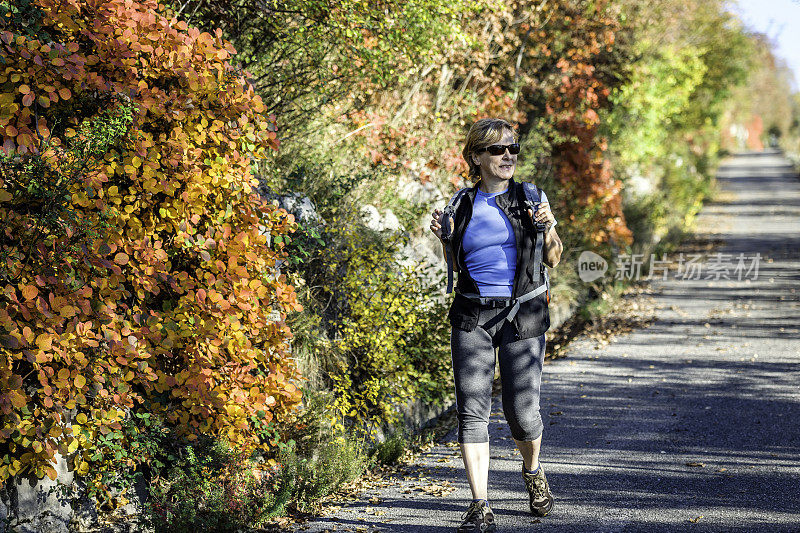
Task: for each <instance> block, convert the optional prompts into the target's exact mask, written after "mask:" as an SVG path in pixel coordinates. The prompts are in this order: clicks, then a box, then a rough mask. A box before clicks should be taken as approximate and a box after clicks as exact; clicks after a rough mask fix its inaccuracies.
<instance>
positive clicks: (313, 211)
mask: <svg viewBox="0 0 800 533" xmlns="http://www.w3.org/2000/svg"><path fill="white" fill-rule="evenodd" d="M277 200H278V206H279V207H282V208H284V209H286V211H288V212H289V213H291V214H293V215H294V218H295V220H297V221H298V222H300V223H302V224H317V225H324V223H325V222H324V221H323V220H322V217H320V216H319V213H317V208H316V206H315V205H314V202H312V201H311V198H309V197H308V196H303V195H301V194H298V193H289V194H284V195H279V196H278V197H277Z"/></svg>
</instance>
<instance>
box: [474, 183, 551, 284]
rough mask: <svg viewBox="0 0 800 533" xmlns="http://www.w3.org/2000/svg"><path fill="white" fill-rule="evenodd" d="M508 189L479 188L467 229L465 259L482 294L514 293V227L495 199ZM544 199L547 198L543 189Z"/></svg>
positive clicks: (515, 247)
mask: <svg viewBox="0 0 800 533" xmlns="http://www.w3.org/2000/svg"><path fill="white" fill-rule="evenodd" d="M507 190H508V189H506V191H507ZM506 191H501V192H496V193H491V194H487V193H485V192H483V191H481V190H480V189H478V190H477V191H476V193H475V202H474V203H473V206H472V218H471V219H470V221H469V224H467V229H466V230H465V231H464V240H463V242H462V246H463V247H464V260H465V261H466V265H467V269H468V270H469V274H470V276H471V277H472V279H473V280H475V284H476V285H477V286H478V290H479V291H480V294H481V296H511V290H512V288H513V284H514V274H515V272H516V269H517V243H516V241H515V239H514V228H512V227H511V222H509V220H508V217H506V214H505V213H504V212H503V210H502V209H500V208H499V207H498V206H497V201H496V200H495V197H496V196H498V195H501V194H503V193H505V192H506ZM542 201H543V202H546V201H547V196H546V195H545V194H544V191H542Z"/></svg>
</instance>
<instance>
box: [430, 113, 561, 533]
mask: <svg viewBox="0 0 800 533" xmlns="http://www.w3.org/2000/svg"><path fill="white" fill-rule="evenodd" d="M519 151H520V147H519V144H518V142H517V135H516V132H515V130H514V128H513V126H512V125H511V124H510V123H509V122H507V121H505V120H502V119H498V118H484V119H481V120H478V121H477V122H475V123H474V124H473V125H472V127H471V128H470V130H469V133H468V134H467V138H466V142H465V145H464V149H463V151H462V155H463V157H464V159H466V161H467V164H468V165H469V175H470V178H472V179H473V180H474V179H478V178H479V180H478V181H477V183H475V185H474V186H473V187H468V188H465V189H462V190H461V191H459V192H458V193H457V194H456V196H454V197H453V199H452V200H451V201H450V203H449V204H448V207H447V208H445V210H444V211H442V210H439V209H436V210H434V211H433V213H432V217H433V218H432V220H431V226H430V228H431V231H433V232H434V233H435V234H436V236H437V237H438V238H439V239H440V240H441V241H442V245H443V248H444V250H445V257H446V259H447V261H448V267H449V268H448V289H447V292H450V291H451V290H452V271H453V270H455V271H457V272H458V282H457V284H456V291H455V296H454V299H453V303H452V305H451V307H450V312H449V314H448V318H449V321H450V325H451V335H450V349H451V356H452V362H453V374H454V381H455V392H456V408H457V412H458V442H459V445H460V448H461V456H462V459H463V460H464V468H465V469H466V473H467V478H468V480H469V486H470V489H471V490H472V497H473V500H472V502H471V503H470V505H469V507H468V508H467V511H466V512H465V513H464V515H463V516H462V520H463V523H462V524H461V525H460V527H459V528H458V530H457V531H458V532H460V533H464V532H468V531H495V529H496V526H495V523H494V513H493V512H492V510H491V507H490V506H489V502H488V499H487V482H488V477H489V431H488V424H489V414H490V410H491V404H492V381H493V379H494V372H495V370H494V369H495V356H497V359H498V360H499V364H500V377H501V381H502V389H503V393H502V394H503V396H502V398H503V413H504V415H505V418H506V421H507V422H508V424H509V427H510V429H511V435H512V436H513V437H514V441H515V442H516V444H517V448H519V451H520V452H521V454H522V459H523V461H522V465H521V468H522V477H523V480H524V482H525V486H526V488H527V490H528V493H529V498H530V511H531V513H532V514H533V515H534V516H545V515H547V513H549V512H550V510H551V509H552V507H553V496H552V494H551V493H550V487H549V485H548V482H547V478H546V477H545V474H544V470H543V469H542V466H541V465H540V464H539V447H540V445H541V441H542V430H543V424H542V417H541V415H540V413H539V386H540V383H541V377H542V363H543V360H544V353H545V337H544V334H545V331H547V329H548V328H549V327H550V317H549V313H548V307H547V306H548V302H549V298H550V291H549V278H548V274H547V269H546V268H545V266H543V265H546V266H548V267H550V268H553V267H555V266H556V265H557V264H558V262H559V261H560V259H561V251H562V249H563V246H562V244H561V240H560V239H559V237H558V234H557V233H556V230H555V225H556V220H555V217H554V216H553V213H552V212H551V210H550V204H549V202H548V201H547V196H546V195H545V194H544V192H542V191H541V190H540V189H539V188H538V187H536V186H535V185H533V184H530V183H522V182H517V181H515V180H514V179H513V175H514V170H515V167H516V162H517V155H518V154H519ZM445 215H448V216H445ZM496 350H497V352H496Z"/></svg>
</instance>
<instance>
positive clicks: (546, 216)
mask: <svg viewBox="0 0 800 533" xmlns="http://www.w3.org/2000/svg"><path fill="white" fill-rule="evenodd" d="M528 215H530V217H531V220H533V221H534V222H539V223H542V224H547V228H548V229H550V227H552V225H553V222H555V221H556V217H555V216H554V215H553V212H552V211H550V202H542V203H540V204H539V209H537V210H536V213H534V212H533V211H532V210H531V209H528Z"/></svg>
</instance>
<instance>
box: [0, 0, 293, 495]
mask: <svg viewBox="0 0 800 533" xmlns="http://www.w3.org/2000/svg"><path fill="white" fill-rule="evenodd" d="M36 4H37V5H38V6H39V8H40V9H41V12H42V13H47V16H46V17H44V16H43V15H42V16H40V17H39V18H37V19H36V20H29V21H26V24H27V25H32V26H36V25H38V26H40V27H41V28H43V29H48V28H49V29H55V28H58V29H59V30H58V32H57V35H58V42H55V43H52V42H51V43H48V44H45V41H42V40H37V39H35V38H33V37H31V36H30V35H29V34H28V33H26V32H25V31H24V28H22V27H21V26H20V24H21V22H20V23H18V24H16V25H15V24H13V23H12V24H11V25H10V26H9V25H8V24H7V25H6V26H2V30H3V31H0V39H2V41H3V43H4V44H3V46H5V47H6V51H7V52H8V55H6V56H4V57H5V58H6V59H7V60H8V61H6V63H5V64H4V65H5V70H3V71H0V87H2V90H3V91H5V92H2V93H0V106H1V107H2V110H3V112H2V113H0V132H2V134H3V148H4V153H5V155H6V157H5V158H4V159H3V160H2V164H3V170H4V173H3V174H2V181H0V218H2V220H3V221H4V227H3V234H2V235H0V247H1V248H0V251H1V252H2V254H3V256H2V257H3V263H2V264H0V269H1V270H2V273H3V275H4V278H3V280H4V281H3V284H2V285H0V385H2V387H1V388H0V441H2V442H3V443H4V444H6V445H7V446H8V447H7V448H4V449H5V450H7V451H5V452H3V453H4V454H5V455H4V456H2V457H0V465H2V466H0V478H2V479H5V478H6V477H7V476H9V475H15V474H16V473H19V472H22V471H30V472H32V473H33V474H35V475H39V476H44V475H51V470H52V467H51V466H50V465H49V461H50V460H52V459H53V457H54V455H55V453H56V451H59V452H60V453H62V455H66V454H69V453H73V452H77V459H76V464H77V465H78V466H77V472H78V473H79V474H86V473H88V472H89V471H90V470H91V471H94V472H97V471H98V470H102V469H105V468H109V467H111V466H112V464H111V463H110V462H109V459H108V458H107V456H106V455H104V454H103V453H102V452H103V450H102V448H103V446H107V444H103V443H107V442H108V440H107V438H106V437H108V436H109V435H114V434H115V432H117V431H118V430H119V428H120V424H121V420H122V419H123V417H125V416H129V413H133V412H136V411H138V410H142V409H153V410H156V411H158V412H160V413H161V414H162V415H163V416H164V417H165V418H166V419H167V422H168V423H169V424H170V425H172V426H174V427H175V428H176V429H177V430H178V433H181V434H183V435H185V436H187V437H188V438H193V437H196V435H197V434H199V433H201V432H203V433H209V434H215V435H224V436H226V437H227V438H228V439H229V440H231V441H232V442H235V443H237V444H240V445H243V446H245V447H250V448H253V447H257V446H268V444H267V443H264V442H261V441H260V440H259V437H258V432H257V431H256V430H255V429H254V428H253V427H251V420H252V419H253V416H254V415H255V413H256V411H263V412H265V415H264V416H265V417H266V418H268V419H270V420H271V419H272V418H273V417H276V416H281V414H282V413H285V412H287V411H288V410H290V409H292V408H293V407H294V406H295V405H296V404H297V403H298V402H299V401H300V394H301V393H300V391H299V390H298V389H297V387H296V386H295V385H294V384H293V383H292V382H293V381H294V380H296V379H299V376H298V374H297V371H296V369H295V367H294V365H293V363H292V361H291V359H290V358H288V357H285V356H284V355H285V351H286V349H287V346H286V339H287V338H288V337H289V336H290V331H289V329H288V327H287V326H286V325H285V323H284V322H283V321H282V318H281V317H282V316H285V314H286V313H287V312H291V311H293V310H298V309H299V308H300V307H299V305H298V304H297V300H296V295H295V293H294V290H293V288H292V287H291V286H289V285H288V284H287V283H286V280H285V278H284V277H283V276H282V275H280V273H279V272H278V271H277V269H276V265H277V264H278V261H280V260H282V259H283V258H284V257H285V253H284V252H283V251H282V249H281V248H280V247H271V246H270V245H269V244H268V242H269V241H268V239H267V238H266V236H265V235H264V233H265V232H266V233H269V234H270V236H279V235H284V234H286V233H288V232H291V231H293V229H294V227H295V223H294V220H293V218H292V217H291V215H288V214H287V213H286V212H285V211H283V210H279V209H277V208H276V207H274V206H273V205H271V204H267V203H265V202H263V201H262V200H261V199H260V198H259V197H258V196H257V195H256V194H255V193H254V191H253V185H254V184H253V180H252V175H251V171H250V160H251V158H265V157H267V156H268V155H269V154H270V152H272V151H273V150H274V149H276V148H277V146H278V142H277V138H276V135H275V129H276V126H275V121H276V117H275V116H274V115H269V116H265V115H264V112H265V111H266V109H265V107H264V104H263V102H262V101H261V99H260V98H259V97H258V96H256V95H255V94H254V92H253V90H252V88H251V87H249V86H248V84H247V83H246V82H245V81H244V80H243V79H242V77H241V73H240V71H239V70H237V69H236V68H235V67H234V66H232V65H231V64H230V63H228V59H229V56H230V55H231V54H233V53H235V50H233V48H232V46H231V45H230V43H226V42H224V41H223V40H222V38H221V35H220V34H219V33H217V34H216V35H215V36H212V35H210V34H208V33H201V32H199V31H198V30H196V29H195V28H189V27H188V26H187V25H186V24H185V23H183V22H180V21H177V20H176V19H170V18H166V17H164V16H163V15H162V14H160V13H159V12H158V11H157V9H158V8H157V5H156V3H155V2H152V1H147V0H145V1H143V2H130V1H123V0H117V1H111V2H103V3H100V4H96V3H89V2H72V3H69V4H67V5H61V4H60V3H58V2H53V1H51V0H38V1H37V2H36ZM34 14H35V13H34ZM31 16H33V15H31ZM37 16H38V15H37ZM112 18H113V19H114V20H115V23H114V24H107V23H105V22H103V21H106V20H111V19H112ZM0 24H2V22H0ZM121 27H124V28H125V30H124V31H123V32H121V33H120V32H119V31H118V29H119V28H121ZM112 94H113V95H115V96H114V97H112ZM120 101H122V102H123V103H124V105H122V104H120V103H119V102H120ZM125 106H128V107H127V109H128V110H129V111H130V120H129V121H125V120H122V119H120V117H119V116H117V115H114V113H112V112H111V111H114V110H115V109H118V108H122V107H125ZM245 143H246V146H245ZM37 165H38V166H37ZM40 169H41V170H44V171H46V172H45V173H44V174H42V172H40ZM34 170H35V172H34ZM43 175H46V176H48V178H49V179H50V178H51V181H50V182H45V181H43V179H42V176H43ZM48 195H49V196H48ZM53 206H59V208H58V209H55V208H54V207H53ZM48 209H49V210H48ZM276 310H277V311H278V317H277V318H276V317H275V315H274V311H276ZM68 413H75V414H74V415H69V416H73V418H71V419H70V418H68ZM24 428H28V429H25V430H23V429H24ZM37 428H41V429H37ZM44 428H51V429H49V430H46V429H44ZM109 438H110V437H109ZM104 439H105V440H104ZM103 457H106V458H105V459H104V458H103ZM140 459H141V460H143V461H146V457H143V458H140Z"/></svg>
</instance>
